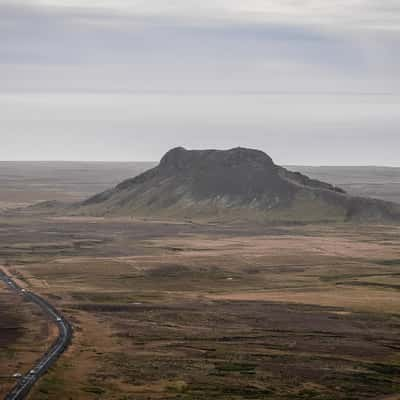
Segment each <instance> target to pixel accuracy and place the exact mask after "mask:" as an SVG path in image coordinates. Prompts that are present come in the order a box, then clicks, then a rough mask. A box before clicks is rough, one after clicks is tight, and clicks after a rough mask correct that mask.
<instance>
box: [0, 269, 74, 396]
mask: <svg viewBox="0 0 400 400" xmlns="http://www.w3.org/2000/svg"><path fill="white" fill-rule="evenodd" d="M0 279H1V280H2V281H4V282H5V284H6V285H7V286H8V287H9V288H10V289H11V290H13V291H15V292H17V293H18V294H20V295H21V296H23V297H24V298H25V300H27V301H31V302H32V303H35V304H37V305H38V306H39V307H40V309H41V310H42V312H43V313H44V314H45V315H47V316H48V317H49V318H50V319H51V320H53V321H54V322H55V323H56V324H57V327H58V332H59V334H58V337H57V339H56V340H55V342H54V343H53V345H52V346H51V348H50V349H49V350H48V351H47V352H46V353H45V354H44V355H43V356H42V357H41V358H40V360H38V361H37V363H36V365H34V366H33V367H32V369H31V370H30V371H29V372H28V373H27V374H25V375H23V376H22V377H20V378H19V380H18V382H17V383H16V385H15V386H14V387H13V389H12V390H11V391H10V392H9V393H8V395H7V396H6V397H5V399H4V400H21V399H24V398H25V397H26V396H27V394H28V393H29V391H30V390H31V389H32V387H33V385H34V384H35V383H36V382H37V381H38V379H39V378H40V377H41V376H42V375H43V374H44V373H45V372H46V371H47V370H48V369H49V368H50V367H51V366H52V365H53V364H54V363H55V362H56V360H57V358H58V357H59V356H60V355H61V353H62V352H63V351H64V350H65V349H66V348H67V347H68V345H69V344H70V342H71V338H72V328H71V325H70V324H69V322H68V321H67V320H66V319H65V318H64V317H63V316H62V315H61V314H60V313H59V312H58V311H57V310H56V309H55V308H54V307H53V306H52V305H51V304H49V303H48V302H47V301H46V300H44V299H42V298H41V297H39V296H38V295H36V294H34V293H32V292H30V291H27V290H25V289H23V288H21V287H20V286H19V285H17V284H16V283H15V281H14V280H12V279H11V278H10V277H9V276H8V275H6V274H5V273H4V272H2V271H1V270H0Z"/></svg>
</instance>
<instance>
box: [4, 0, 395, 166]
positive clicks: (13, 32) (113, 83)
mask: <svg viewBox="0 0 400 400" xmlns="http://www.w3.org/2000/svg"><path fill="white" fill-rule="evenodd" d="M399 27H400V3H398V1H397V0H396V1H394V0H385V1H382V0H379V1H378V0H330V1H329V2H327V1H322V0H281V1H275V0H247V1H242V0H240V1H239V0H204V1H202V2H198V1H194V0H174V1H168V2H167V1H165V0H147V1H143V0H141V1H139V0H136V1H133V0H132V1H128V0H92V1H90V0H85V1H82V0H81V1H79V0H30V1H28V0H14V1H12V2H10V1H2V0H0V92H1V93H3V97H2V99H1V101H2V103H3V107H4V108H3V111H4V110H5V111H6V112H5V113H4V112H3V113H2V116H0V123H1V125H2V127H3V131H2V132H1V133H0V134H1V135H2V136H3V137H4V138H5V140H11V137H12V135H13V134H15V135H23V136H24V137H25V142H24V143H30V140H28V139H27V136H26V135H28V136H29V135H30V136H29V137H35V138H36V139H37V140H38V143H41V146H38V147H37V148H34V149H32V146H28V145H27V147H26V152H22V153H23V157H28V155H29V151H35V152H36V153H35V154H32V156H31V157H30V158H60V157H62V158H69V157H75V156H76V155H77V154H78V153H77V151H76V150H74V151H72V150H71V155H70V156H68V154H66V153H65V151H66V149H68V146H64V148H63V149H62V151H61V149H60V150H59V154H58V155H57V151H56V150H55V149H54V148H53V147H52V148H51V150H50V148H49V146H50V145H49V143H51V142H52V141H51V138H52V137H54V135H56V136H57V135H58V139H60V138H61V139H62V140H61V142H63V141H64V142H65V141H67V142H68V141H69V139H68V138H67V137H66V136H67V135H68V132H69V131H68V129H67V128H68V127H69V128H70V131H71V132H77V130H79V129H82V130H84V132H83V133H79V134H81V135H83V136H85V137H86V138H91V140H92V139H93V138H95V137H97V138H98V139H99V140H100V141H101V140H105V138H106V137H107V132H106V131H105V127H107V129H109V130H110V131H113V135H114V137H115V138H120V139H121V140H122V138H125V140H126V137H127V136H126V135H127V131H128V129H129V131H130V132H139V131H143V132H147V133H148V134H146V135H145V139H143V140H145V143H144V144H143V146H144V148H143V149H142V150H141V152H139V153H138V154H132V156H131V159H135V158H138V157H139V154H140V155H143V154H147V156H146V158H154V159H155V158H158V156H159V155H160V154H161V153H162V152H163V151H164V150H165V149H166V148H168V147H169V144H170V143H171V144H185V142H187V143H188V145H189V146H190V145H191V144H192V145H196V143H197V142H196V137H197V136H198V135H199V132H200V131H201V130H203V129H208V130H209V132H210V135H208V136H207V135H203V136H202V137H203V138H207V140H206V142H205V143H204V146H205V147H212V146H218V145H221V146H224V147H229V146H230V145H232V146H234V145H237V144H239V143H238V142H240V144H242V145H246V143H245V141H244V140H243V139H247V141H248V144H249V145H250V144H252V143H253V145H255V146H258V147H263V146H265V147H268V146H269V144H273V146H275V144H276V143H280V145H281V146H283V142H282V141H280V139H279V138H278V136H279V135H281V136H282V135H283V137H285V138H287V139H288V140H290V139H289V138H290V137H293V138H294V137H295V138H296V140H298V141H299V143H303V142H302V138H304V140H308V141H309V140H311V138H313V137H314V139H315V143H320V145H321V148H319V150H318V151H319V156H318V157H316V156H315V154H316V153H315V151H313V150H312V146H311V147H309V152H308V153H305V156H304V157H303V158H304V159H308V158H310V157H311V158H312V157H314V159H315V161H316V162H319V163H321V162H322V161H321V160H323V159H324V158H325V159H328V158H329V159H330V160H331V161H330V162H331V163H332V162H333V161H334V160H332V158H331V157H327V156H326V155H327V153H326V151H325V153H324V152H323V149H322V146H323V143H322V142H321V141H320V139H321V138H322V137H325V138H330V139H329V140H328V142H330V143H331V146H333V147H331V148H334V147H335V146H336V145H337V142H336V139H335V137H337V135H340V131H338V130H342V131H343V132H346V134H348V135H351V134H352V135H353V138H357V137H358V138H360V137H362V138H363V139H362V140H363V141H367V137H370V138H372V139H371V140H370V141H371V143H374V144H373V145H372V144H371V148H370V150H371V151H369V150H368V151H367V150H365V152H366V153H365V154H370V153H371V152H372V151H373V150H374V149H376V147H377V146H376V143H377V141H379V138H382V130H383V129H384V130H385V135H386V136H385V137H386V140H387V142H388V143H390V146H391V148H394V147H395V146H400V139H397V136H399V135H396V132H398V130H399V128H400V120H399V118H398V117H397V116H396V113H393V112H392V106H390V107H386V103H389V104H392V103H393V102H397V101H398V97H397V95H398V94H400V78H399V73H398V71H400V52H399V51H398V49H399V48H400V30H399ZM28 93H29V95H28ZM40 93H42V94H45V93H53V95H54V96H55V97H53V98H52V99H53V100H54V101H55V104H59V107H58V108H57V109H56V110H57V115H59V116H60V118H59V120H57V121H54V120H53V119H52V118H51V113H53V112H54V111H55V110H54V109H53V108H52V102H51V101H49V102H44V103H41V108H40V110H38V109H37V108H36V106H35V102H34V101H33V100H32V97H30V96H31V95H32V94H33V95H34V94H38V95H39V94H40ZM88 93H89V94H90V93H92V94H93V93H97V96H96V97H94V98H93V97H90V95H88ZM101 93H103V94H104V93H113V94H115V95H117V96H119V97H118V100H116V102H117V104H118V105H119V108H120V109H122V110H124V112H125V113H126V114H123V115H121V113H118V112H117V111H116V110H115V109H114V108H113V107H111V106H110V108H108V109H107V108H102V107H100V106H99V104H98V102H97V100H96V99H100V98H103V97H101V96H100V95H101ZM140 93H142V94H145V95H143V96H144V97H141V99H142V101H143V102H144V105H146V104H147V107H148V108H146V107H145V106H144V108H141V109H142V110H143V113H144V114H143V115H146V116H147V118H148V121H147V122H146V121H143V120H138V119H137V117H136V114H135V113H133V112H130V111H129V110H130V107H133V106H134V104H135V107H139V105H140V101H139V104H136V102H137V101H138V98H137V97H135V96H136V95H137V94H140ZM133 94H136V95H135V96H134V95H133ZM148 94H152V95H153V96H154V98H153V100H152V102H150V103H146V101H147V100H146V99H147V97H146V96H147V95H148ZM167 94H169V95H170V97H168V96H166V95H167ZM265 94H268V95H271V94H274V96H275V97H273V99H274V100H271V97H269V100H268V101H269V102H270V103H271V104H269V105H268V104H265V102H262V103H261V104H263V107H264V108H265V110H266V111H260V110H259V111H258V113H257V114H256V115H254V114H252V109H254V108H257V104H258V103H257V102H258V101H259V100H260V98H257V96H260V95H265ZM280 94H283V95H284V97H283V100H282V98H281V97H280ZM317 94H319V95H323V96H325V95H330V96H334V95H335V94H340V96H339V97H332V98H331V100H330V101H329V102H322V106H319V105H318V104H316V103H315V97H314V98H312V99H311V100H310V98H309V97H307V96H309V95H313V96H314V95H317ZM71 95H73V96H75V97H74V99H75V100H74V101H73V102H74V103H77V104H79V99H80V98H85V99H88V98H90V99H92V101H93V105H92V108H91V107H90V105H88V104H86V103H85V104H86V105H85V107H84V109H85V114H84V115H83V114H82V113H80V111H79V109H76V108H73V110H72V111H71V109H70V106H69V104H70V103H69V102H70V99H71V97H70V96H71ZM292 95H293V96H294V97H293V96H292ZM383 95H388V96H389V97H384V96H383ZM15 96H17V97H15ZM60 96H61V97H60ZM85 96H89V97H85ZM176 96H189V97H187V99H189V98H190V99H192V100H190V101H189V100H187V102H186V101H183V102H179V101H176ZM191 96H199V97H198V101H193V98H192V97H191ZM213 96H214V97H213ZM215 96H216V97H215ZM221 96H222V98H224V99H225V100H224V107H225V108H224V107H217V108H216V110H217V113H218V114H217V116H215V115H214V114H213V109H212V108H211V109H210V108H209V107H207V104H209V103H210V102H211V103H212V99H221ZM224 96H228V97H224ZM240 96H244V97H240ZM252 96H253V97H252ZM290 96H292V97H290ZM360 96H361V97H360ZM362 96H364V97H365V99H367V100H362ZM236 97H239V98H241V101H239V102H238V101H237V99H236ZM178 98H179V97H178ZM182 98H183V97H181V99H182ZM55 99H57V100H55ZM62 99H64V100H62ZM132 99H134V100H132ZM243 99H247V100H244V101H243ZM332 99H333V100H332ZM349 99H350V100H349ZM383 99H384V100H383ZM28 100H29V101H28ZM99 101H100V100H99ZM101 101H102V100H101ZM101 101H100V103H101ZM216 101H217V100H216ZM349 101H350V103H352V104H353V103H354V102H357V106H354V107H350V110H351V111H352V113H353V114H352V115H350V114H348V113H346V110H348V109H349V107H348V106H346V104H348V103H349ZM132 102H133V103H132ZM335 102H338V103H340V107H339V106H338V105H337V104H336V103H335ZM267 103H268V102H267ZM317 103H318V102H317ZM365 103H372V104H374V106H373V107H370V106H368V107H367V106H366V104H365ZM185 104H188V105H191V107H193V108H196V107H198V108H200V109H204V110H207V112H206V113H203V114H201V117H199V116H198V114H196V113H197V111H198V110H197V109H194V110H193V109H191V108H190V107H185ZM303 104H308V105H309V106H308V107H305V108H304V107H302V105H303ZM381 104H383V106H382V107H381V106H380V105H381ZM99 107H100V108H99ZM157 107H158V108H157ZM174 107H175V108H174ZM269 109H272V110H274V112H273V113H272V114H271V113H270V112H268V110H269ZM332 109H337V110H339V111H340V112H339V111H337V112H333V113H332ZM162 110H167V111H168V112H167V114H165V113H163V111H162ZM263 110H264V109H263ZM296 110H301V113H300V114H299V112H297V111H296ZM315 110H318V113H319V115H321V118H320V119H319V120H318V123H317V126H316V125H315V124H316V122H315ZM363 110H368V112H364V111H363ZM374 110H375V111H374ZM183 112H184V114H183ZM98 113H101V118H100V119H101V121H98V120H97V119H96V115H97V114H98ZM32 115H40V116H41V119H40V120H35V122H33V123H32V121H31V123H29V121H30V117H29V116H32ZM85 115H86V116H90V117H91V118H92V120H90V121H89V120H88V118H87V117H85ZM343 115H346V118H344V119H343V118H342V117H341V116H343ZM117 116H118V118H117ZM252 118H254V120H252ZM277 118H278V119H277ZM157 119H159V120H160V121H162V124H161V125H160V124H157V123H154V120H157ZM288 119H289V120H291V121H289V122H290V123H288ZM24 121H25V122H24ZM26 121H28V122H26ZM124 121H125V122H124ZM182 121H185V124H186V126H185V127H184V126H183V124H182ZM233 121H235V123H234V122H233ZM380 121H381V124H380ZM80 124H81V125H80ZM79 127H81V128H79ZM239 130H242V131H243V132H245V135H244V136H242V134H239ZM96 132H97V133H96ZM157 132H162V134H163V135H166V137H165V140H164V141H162V142H160V143H162V146H161V144H160V146H161V147H162V149H161V148H160V149H158V150H155V148H156V146H154V141H155V140H156V139H155V136H157ZM248 132H253V133H248ZM263 132H264V133H265V132H268V135H267V138H266V139H265V140H264V141H263V140H262V138H263ZM79 134H78V136H79ZM32 135H33V136H32ZM71 135H72V136H73V137H75V138H76V136H74V135H73V134H71ZM96 135H97V136H96ZM132 135H133V136H132V137H134V138H135V140H136V139H137V137H138V136H137V135H139V134H138V133H137V134H133V133H132ZM216 135H217V136H218V135H219V138H220V139H218V138H216ZM324 135H325V136H324ZM335 135H336V136H335ZM366 135H367V136H366ZM349 137H350V139H347V142H348V143H351V142H352V140H353V139H351V136H349ZM32 140H33V139H32ZM146 141H147V142H146ZM353 141H356V139H354V140H353ZM59 142H60V140H58V142H57V140H56V141H55V142H54V143H55V144H57V143H59ZM146 143H147V144H146ZM335 143H336V144H335ZM354 143H355V142H354ZM72 147H73V146H72ZM275 147H276V149H275V150H276V152H277V154H278V155H280V157H281V159H280V161H282V162H287V163H290V162H298V163H300V162H302V160H303V158H302V159H294V158H295V157H294V154H290V152H288V151H287V149H284V148H283V147H279V146H278V145H276V146H275ZM40 148H41V149H43V150H42V151H41V150H40ZM147 148H148V149H153V150H154V152H153V153H151V151H147V150H145V149H147ZM7 149H8V150H7ZM108 149H109V150H110V152H111V149H114V150H112V151H113V153H112V154H113V156H112V157H111V155H110V154H109V155H107V154H104V153H103V152H101V151H100V149H98V156H96V155H87V156H85V154H84V153H82V155H81V156H80V158H85V157H90V158H97V159H99V158H100V159H101V158H107V159H109V158H110V157H111V158H114V159H115V158H118V154H120V156H121V157H123V158H125V159H126V158H127V156H126V155H124V154H125V153H124V149H122V148H119V147H118V146H117V145H116V147H115V148H113V147H112V146H111V145H110V146H108ZM118 149H119V150H118ZM266 150H268V149H266ZM383 150H384V149H383ZM321 151H322V153H321ZM17 152H18V148H17V147H14V146H13V145H12V144H9V145H7V146H5V147H4V149H3V154H0V156H1V158H21V157H20V156H21V154H22V153H21V154H17ZM383 152H384V151H381V153H380V156H379V157H378V158H377V159H376V160H373V159H371V163H385V157H384V156H383ZM8 153H9V154H10V155H9V156H7V154H8ZM151 154H153V156H152V155H151ZM321 154H325V156H320V155H321ZM343 154H345V153H343ZM28 158H29V157H28ZM359 159H360V162H361V163H365V162H366V160H367V157H363V156H360V158H359ZM342 161H343V162H344V160H342ZM352 161H354V162H355V163H357V160H352ZM386 161H388V162H389V161H390V160H386ZM392 161H393V162H394V161H395V160H392ZM392 161H390V162H392ZM303 162H304V161H303ZM308 163H310V162H308Z"/></svg>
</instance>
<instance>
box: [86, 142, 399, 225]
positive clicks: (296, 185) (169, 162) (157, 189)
mask: <svg viewBox="0 0 400 400" xmlns="http://www.w3.org/2000/svg"><path fill="white" fill-rule="evenodd" d="M80 212H82V213H85V214H91V215H149V216H150V215H156V216H171V217H185V218H193V217H197V216H199V217H200V216H201V217H217V216H219V217H223V216H226V217H231V218H232V217H235V218H236V217H237V218H256V219H260V218H262V219H267V220H292V221H293V220H295V221H317V220H334V221H338V220H339V221H343V220H347V219H358V220H377V221H380V220H388V219H390V220H392V219H396V218H399V216H400V210H399V206H398V205H396V204H393V203H387V202H383V201H379V200H373V199H363V198H355V197H350V196H348V195H347V194H346V193H345V192H344V191H343V190H342V189H340V188H337V187H334V186H333V185H330V184H328V183H324V182H320V181H317V180H313V179H310V178H308V177H306V176H305V175H302V174H300V173H296V172H291V171H288V170H286V169H285V168H282V167H280V166H277V165H275V164H274V163H273V161H272V159H271V158H270V157H269V156H268V155H267V154H265V153H263V152H262V151H258V150H252V149H245V148H235V149H231V150H226V151H223V150H186V149H184V148H182V147H179V148H175V149H172V150H170V151H169V152H168V153H166V154H165V155H164V157H163V158H162V159H161V161H160V164H159V165H158V166H156V167H155V168H152V169H150V170H148V171H146V172H144V173H143V174H141V175H139V176H137V177H135V178H132V179H128V180H126V181H124V182H122V183H120V184H119V185H117V186H116V187H115V188H113V189H110V190H107V191H105V192H103V193H100V194H98V195H95V196H93V197H91V198H89V199H88V200H86V201H85V202H83V203H82V204H81V206H80Z"/></svg>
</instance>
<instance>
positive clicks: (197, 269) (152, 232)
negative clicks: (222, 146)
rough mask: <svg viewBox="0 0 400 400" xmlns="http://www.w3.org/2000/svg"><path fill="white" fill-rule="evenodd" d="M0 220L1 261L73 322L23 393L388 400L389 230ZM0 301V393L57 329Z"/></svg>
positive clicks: (395, 246) (392, 283)
mask: <svg viewBox="0 0 400 400" xmlns="http://www.w3.org/2000/svg"><path fill="white" fill-rule="evenodd" d="M60 193H61V194H62V193H63V189H62V188H61V189H59V191H58V196H59V198H61V199H63V198H62V195H61V194H60ZM21 194H23V191H21ZM26 195H27V194H26V193H25V194H24V196H25V197H26ZM85 195H86V193H85ZM74 196H76V197H79V196H77V195H76V194H74ZM25 197H24V198H23V199H24V201H22V200H21V201H19V198H18V196H17V195H16V196H15V198H14V199H12V200H14V201H15V202H16V203H25ZM70 197H71V193H67V190H66V191H65V198H66V199H69V198H70ZM21 199H22V197H21ZM0 222H1V226H0V260H1V264H2V265H3V267H4V268H5V269H6V270H7V271H8V272H9V273H10V274H12V275H13V276H14V277H15V278H17V279H19V282H21V284H23V285H25V287H26V288H27V289H30V290H33V291H34V292H36V293H38V294H40V295H42V296H44V297H45V298H47V299H48V300H49V301H50V302H51V303H52V304H54V305H55V306H56V307H57V308H59V309H60V310H61V311H62V312H63V313H64V314H65V315H66V317H67V318H68V319H69V320H70V321H71V322H72V324H73V326H74V338H73V342H72V345H71V346H70V348H69V350H68V351H67V352H66V353H65V354H63V356H62V357H61V358H60V359H59V361H58V362H57V364H56V366H55V367H53V368H52V369H51V370H50V371H49V373H48V374H46V375H45V376H44V377H43V378H42V379H41V380H40V382H39V384H38V385H37V386H36V387H35V389H34V391H33V392H32V393H31V395H30V399H31V400H41V399H42V400H44V399H57V400H58V399H74V400H75V399H82V400H86V399H87V400H89V399H119V400H122V399H125V400H127V399H139V400H142V399H143V400H144V399H181V400H189V399H190V400H192V399H204V400H205V399H211V398H214V399H315V400H328V399H329V400H333V399H382V400H383V399H391V400H395V399H399V398H400V396H399V395H398V393H400V227H399V226H397V225H377V224H374V225H371V224H356V223H340V224H339V223H337V224H334V223H331V224H288V223H287V224H265V223H263V224H261V223H260V224H258V223H257V222H252V223H251V224H249V223H244V222H239V221H237V222H236V223H228V222H223V221H210V220H186V221H180V222H177V221H173V220H160V219H155V218H148V217H147V218H131V217H110V218H103V217H97V218H96V217H84V216H76V217H74V216H67V217H60V216H46V215H43V214H38V213H35V212H30V211H29V210H27V209H24V210H18V209H15V208H14V207H10V208H9V209H8V210H7V211H5V212H3V214H2V215H1V217H0ZM0 299H1V302H0V313H1V319H0V343H1V353H0V354H1V356H0V371H1V375H2V378H1V379H2V381H1V383H2V386H1V387H2V390H3V392H2V393H4V392H5V391H6V389H7V387H9V386H10V385H11V383H12V379H11V378H10V375H12V373H15V372H17V371H26V370H28V369H29V365H30V363H31V362H32V361H33V359H35V357H37V358H38V357H39V355H40V352H41V351H42V350H43V347H45V346H46V344H47V343H49V342H50V341H51V340H52V338H53V337H54V329H52V327H51V324H50V323H49V322H47V321H46V320H45V319H44V318H43V317H42V316H41V315H40V313H39V312H38V311H37V310H35V308H34V306H31V305H29V304H24V302H23V301H22V300H21V299H20V298H16V297H15V296H14V295H12V294H11V293H10V292H8V291H7V290H6V289H4V288H3V287H2V288H1V292H0Z"/></svg>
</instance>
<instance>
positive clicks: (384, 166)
mask: <svg viewBox="0 0 400 400" xmlns="http://www.w3.org/2000/svg"><path fill="white" fill-rule="evenodd" d="M159 162H160V161H159V160H157V161H156V160H0V163H69V164H73V163H87V164H90V163H93V164H95V163H103V164H133V163H151V164H158V163H159ZM275 164H276V163H275ZM276 165H280V166H283V167H290V168H292V167H314V168H320V167H322V168H323V167H332V168H400V164H399V165H393V164H392V165H388V164H319V163H316V164H302V163H295V164H287V163H279V164H276Z"/></svg>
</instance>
